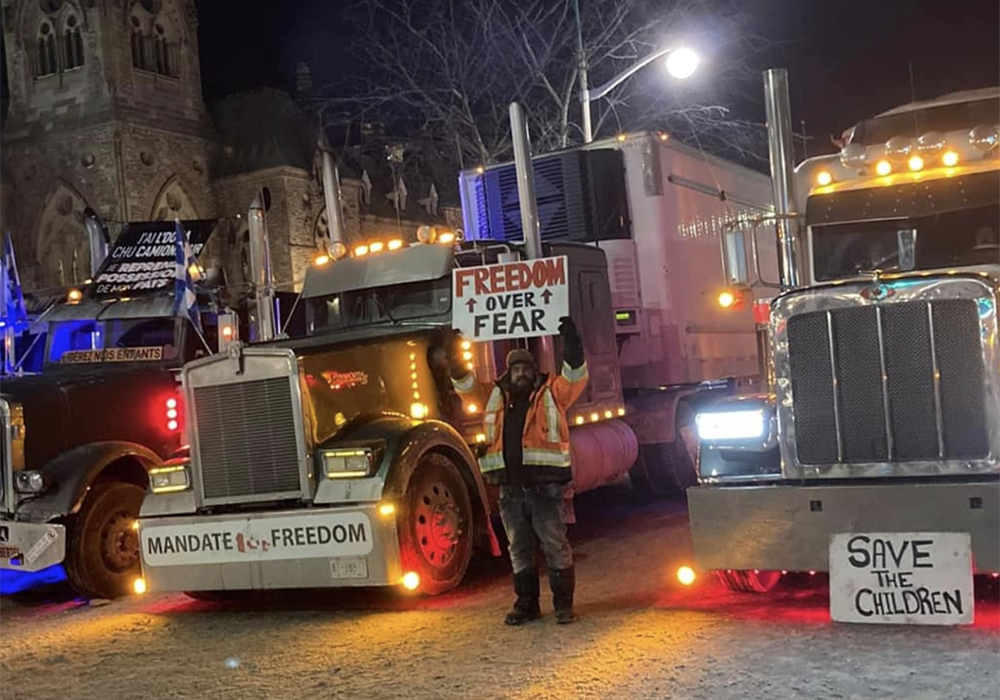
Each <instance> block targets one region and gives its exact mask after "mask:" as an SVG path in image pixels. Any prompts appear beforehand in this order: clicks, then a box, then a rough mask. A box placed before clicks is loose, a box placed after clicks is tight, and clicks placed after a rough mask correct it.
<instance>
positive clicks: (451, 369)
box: [445, 330, 469, 379]
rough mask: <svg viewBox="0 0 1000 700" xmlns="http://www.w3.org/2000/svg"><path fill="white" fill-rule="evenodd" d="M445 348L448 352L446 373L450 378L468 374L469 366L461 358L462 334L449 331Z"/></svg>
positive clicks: (459, 377)
mask: <svg viewBox="0 0 1000 700" xmlns="http://www.w3.org/2000/svg"><path fill="white" fill-rule="evenodd" d="M445 350H446V351H447V353H448V373H449V374H450V375H451V378H452V379H461V378H462V377H465V376H466V375H468V374H469V368H468V367H467V366H466V362H465V360H463V359H462V334H461V333H459V332H458V331H456V330H452V331H450V332H449V335H448V339H447V340H446V341H445Z"/></svg>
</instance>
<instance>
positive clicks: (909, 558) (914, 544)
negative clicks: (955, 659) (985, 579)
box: [830, 532, 973, 625]
mask: <svg viewBox="0 0 1000 700" xmlns="http://www.w3.org/2000/svg"><path fill="white" fill-rule="evenodd" d="M972 614H973V599H972V555H971V540H970V537H969V534H968V533H966V532H906V533H850V534H837V535H834V536H833V537H832V538H831V541H830V616H831V617H832V618H833V619H834V620H837V621H840V622H868V623H881V624H897V625H898V624H909V625H962V624H970V623H971V622H972Z"/></svg>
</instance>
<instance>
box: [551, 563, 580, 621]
mask: <svg viewBox="0 0 1000 700" xmlns="http://www.w3.org/2000/svg"><path fill="white" fill-rule="evenodd" d="M549 587H550V588H552V607H554V608H555V609H556V622H558V623H559V624H560V625H568V624H569V623H571V622H576V619H577V618H576V613H575V612H573V591H574V589H575V588H576V571H575V570H574V568H573V567H572V566H571V567H569V568H568V569H554V570H553V569H550V570H549Z"/></svg>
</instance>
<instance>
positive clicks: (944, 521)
mask: <svg viewBox="0 0 1000 700" xmlns="http://www.w3.org/2000/svg"><path fill="white" fill-rule="evenodd" d="M687 497H688V511H689V515H690V519H691V535H692V539H693V541H694V552H695V559H696V561H697V563H698V566H699V567H701V568H703V569H766V570H775V569H777V570H787V571H828V570H829V548H830V537H831V535H833V534H835V533H842V532H843V533H846V532H968V533H969V534H970V535H971V537H972V556H973V562H974V566H975V570H976V572H977V573H987V572H995V571H998V570H1000V481H990V482H978V483H939V484H931V483H919V484H887V483H884V482H883V483H880V484H851V485H836V486H834V485H818V486H741V487H735V486H729V487H719V486H698V487H694V488H690V489H688V492H687Z"/></svg>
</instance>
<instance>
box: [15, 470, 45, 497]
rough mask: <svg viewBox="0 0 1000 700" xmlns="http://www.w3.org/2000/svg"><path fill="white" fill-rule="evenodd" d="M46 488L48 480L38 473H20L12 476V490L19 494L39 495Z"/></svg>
mask: <svg viewBox="0 0 1000 700" xmlns="http://www.w3.org/2000/svg"><path fill="white" fill-rule="evenodd" d="M47 486H48V480H47V479H46V478H45V475H44V474H42V473H41V472H40V471H35V470H30V471H20V472H17V473H16V474H14V488H15V489H17V490H18V491H20V492H21V493H41V492H42V491H44V490H45V489H46V487H47Z"/></svg>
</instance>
